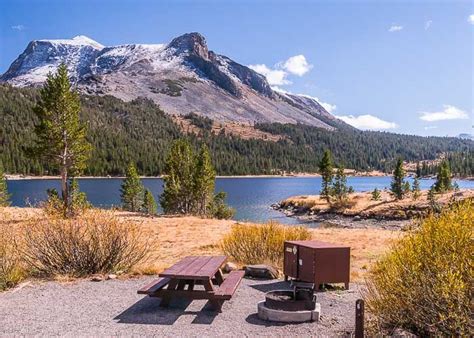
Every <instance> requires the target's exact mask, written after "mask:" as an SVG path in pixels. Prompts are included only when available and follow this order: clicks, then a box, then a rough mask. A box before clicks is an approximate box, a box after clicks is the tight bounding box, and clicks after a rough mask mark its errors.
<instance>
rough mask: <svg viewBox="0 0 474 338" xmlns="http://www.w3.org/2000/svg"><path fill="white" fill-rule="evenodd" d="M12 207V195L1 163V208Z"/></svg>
mask: <svg viewBox="0 0 474 338" xmlns="http://www.w3.org/2000/svg"><path fill="white" fill-rule="evenodd" d="M9 205H10V194H9V193H8V188H7V179H6V178H5V173H4V172H3V165H2V163H0V207H8V206H9Z"/></svg>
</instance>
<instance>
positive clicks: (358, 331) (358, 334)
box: [355, 299, 364, 338]
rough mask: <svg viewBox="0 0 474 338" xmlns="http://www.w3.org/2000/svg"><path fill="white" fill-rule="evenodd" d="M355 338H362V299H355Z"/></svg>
mask: <svg viewBox="0 0 474 338" xmlns="http://www.w3.org/2000/svg"><path fill="white" fill-rule="evenodd" d="M355 338H364V300H363V299H358V300H356V317H355Z"/></svg>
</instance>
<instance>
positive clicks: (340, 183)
mask: <svg viewBox="0 0 474 338" xmlns="http://www.w3.org/2000/svg"><path fill="white" fill-rule="evenodd" d="M348 191H349V188H348V187H347V179H346V174H345V173H344V168H343V167H338V168H337V171H336V175H335V176H334V182H333V184H332V187H331V196H333V197H334V198H335V199H336V202H337V204H338V205H339V206H344V205H345V204H346V202H347V194H348Z"/></svg>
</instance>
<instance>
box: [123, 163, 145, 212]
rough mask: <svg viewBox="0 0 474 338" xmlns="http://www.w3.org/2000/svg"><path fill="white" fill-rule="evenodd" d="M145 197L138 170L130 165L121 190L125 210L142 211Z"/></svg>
mask: <svg viewBox="0 0 474 338" xmlns="http://www.w3.org/2000/svg"><path fill="white" fill-rule="evenodd" d="M143 195H144V187H143V184H142V181H141V180H140V176H138V172H137V168H136V167H135V165H134V164H133V163H130V164H129V166H128V169H127V173H126V177H125V179H124V181H123V182H122V186H121V188H120V197H121V199H122V207H123V209H125V210H128V211H133V212H136V211H140V209H141V207H142V206H143Z"/></svg>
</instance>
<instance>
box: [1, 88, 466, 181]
mask: <svg viewBox="0 0 474 338" xmlns="http://www.w3.org/2000/svg"><path fill="white" fill-rule="evenodd" d="M39 99H40V91H39V90H38V89H32V88H14V87H11V86H9V85H4V84H2V85H0V161H2V163H3V165H4V169H5V171H6V172H8V173H18V174H35V175H42V174H56V175H57V174H59V172H58V171H57V168H56V167H54V166H52V165H51V164H50V163H49V162H45V161H40V160H39V159H32V158H31V157H29V156H28V154H27V152H25V150H26V149H27V148H28V147H31V146H32V145H34V142H35V133H34V130H35V125H36V124H37V123H38V117H37V115H36V114H35V112H34V107H35V106H36V104H37V102H38V100H39ZM80 104H81V111H80V121H83V123H84V124H85V126H86V127H87V128H86V129H87V133H86V140H87V142H88V143H89V144H90V145H91V146H92V150H91V158H92V159H93V161H89V162H88V163H87V166H86V167H85V169H84V174H86V175H93V176H105V175H112V176H116V175H120V176H122V175H125V173H126V171H127V168H128V166H129V164H130V163H134V164H136V168H137V171H138V173H139V174H140V175H148V176H155V175H161V174H163V173H164V172H165V167H166V156H165V154H167V152H168V150H169V149H170V148H171V146H172V143H173V140H176V139H183V138H184V139H187V140H188V142H189V143H190V145H191V147H192V149H193V151H198V150H199V149H200V148H201V146H202V145H206V146H207V148H208V149H209V151H210V154H211V157H212V164H213V166H214V168H215V169H216V173H217V174H220V175H245V174H279V173H282V172H317V171H318V167H319V162H320V160H321V158H322V156H323V153H324V150H325V149H329V150H331V152H332V154H333V156H334V158H335V160H336V161H337V162H341V163H342V162H343V163H344V164H345V166H346V167H348V168H353V169H357V170H372V169H378V170H383V171H385V172H391V171H392V170H393V169H394V166H395V163H396V159H397V158H398V157H403V158H405V159H406V160H409V161H422V160H432V159H435V158H437V157H438V156H439V155H440V154H442V153H447V154H450V153H452V152H463V153H465V152H471V153H472V151H473V149H474V142H473V141H470V140H461V139H456V138H446V137H419V136H410V135H397V134H390V133H383V132H367V131H357V130H353V129H350V128H344V129H343V130H338V131H328V130H324V129H320V128H315V127H311V126H305V125H285V124H278V123H272V124H258V125H256V128H258V129H260V130H263V131H266V132H269V133H272V134H277V135H281V136H282V139H281V140H280V141H278V142H272V141H265V140H262V139H249V140H244V139H242V138H240V137H238V136H234V135H225V133H213V132H212V130H211V128H210V121H209V120H208V119H206V118H203V117H201V116H199V115H196V114H193V115H190V116H188V117H187V118H188V119H189V120H190V121H191V122H192V123H193V124H194V125H197V126H198V128H199V129H200V132H199V133H198V134H197V135H195V134H185V133H184V132H183V131H182V129H181V128H180V126H179V125H178V124H177V123H176V122H175V121H173V120H172V118H171V117H169V116H168V115H166V114H165V113H164V112H163V111H162V110H161V109H160V108H159V107H158V106H157V105H156V104H154V103H153V102H152V101H150V100H147V99H142V98H140V99H136V100H133V101H131V102H124V101H122V100H119V99H117V98H115V97H112V96H88V95H81V96H80ZM463 163H464V162H463ZM452 167H453V172H455V170H454V168H455V165H452ZM472 170H473V167H472V165H469V167H466V169H465V170H464V171H463V172H465V173H472Z"/></svg>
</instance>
